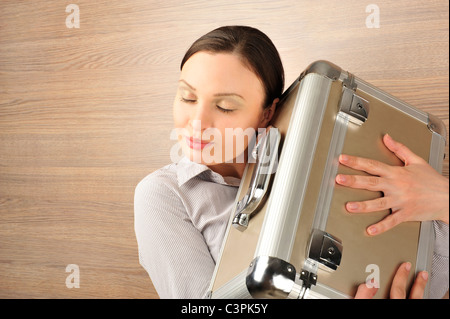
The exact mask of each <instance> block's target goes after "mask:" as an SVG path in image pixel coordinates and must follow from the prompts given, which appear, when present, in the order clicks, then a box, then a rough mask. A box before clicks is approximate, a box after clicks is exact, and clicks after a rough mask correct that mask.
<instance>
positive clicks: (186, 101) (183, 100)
mask: <svg viewBox="0 0 450 319" xmlns="http://www.w3.org/2000/svg"><path fill="white" fill-rule="evenodd" d="M180 100H181V102H184V103H195V102H197V100H194V99H185V98H184V97H182V98H180Z"/></svg>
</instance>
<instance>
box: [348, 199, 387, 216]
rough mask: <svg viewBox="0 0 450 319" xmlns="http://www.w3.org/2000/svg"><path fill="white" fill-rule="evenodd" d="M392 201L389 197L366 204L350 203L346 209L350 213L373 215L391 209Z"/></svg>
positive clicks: (365, 202)
mask: <svg viewBox="0 0 450 319" xmlns="http://www.w3.org/2000/svg"><path fill="white" fill-rule="evenodd" d="M390 202H391V200H390V198H388V197H380V198H377V199H372V200H368V201H364V202H348V203H347V204H345V208H346V209H347V211H348V212H349V213H371V212H379V211H382V210H385V209H390V208H391V206H392V205H391V204H390Z"/></svg>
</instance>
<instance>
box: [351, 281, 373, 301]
mask: <svg viewBox="0 0 450 319" xmlns="http://www.w3.org/2000/svg"><path fill="white" fill-rule="evenodd" d="M377 291H378V288H375V287H373V288H370V287H369V286H368V285H366V284H360V285H359V286H358V290H357V291H356V295H355V299H372V298H373V296H375V294H376V293H377Z"/></svg>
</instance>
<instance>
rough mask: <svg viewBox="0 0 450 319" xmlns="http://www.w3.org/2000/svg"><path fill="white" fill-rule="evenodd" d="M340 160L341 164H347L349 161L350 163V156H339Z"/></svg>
mask: <svg viewBox="0 0 450 319" xmlns="http://www.w3.org/2000/svg"><path fill="white" fill-rule="evenodd" d="M339 160H340V161H341V162H347V161H348V156H347V155H344V154H342V155H341V156H339Z"/></svg>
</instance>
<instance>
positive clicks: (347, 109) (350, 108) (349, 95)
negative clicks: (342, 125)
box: [339, 73, 369, 125]
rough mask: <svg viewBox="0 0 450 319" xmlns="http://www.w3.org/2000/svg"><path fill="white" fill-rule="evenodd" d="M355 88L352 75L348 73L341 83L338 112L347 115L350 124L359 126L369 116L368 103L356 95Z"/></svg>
mask: <svg viewBox="0 0 450 319" xmlns="http://www.w3.org/2000/svg"><path fill="white" fill-rule="evenodd" d="M356 87H357V85H356V83H355V79H354V77H353V75H352V74H350V73H348V77H347V78H346V79H345V80H344V81H343V87H342V96H341V101H340V103H339V111H341V112H343V113H345V114H347V115H348V116H349V121H350V122H352V123H355V124H358V125H361V124H363V123H364V122H365V121H366V120H367V118H368V116H369V102H368V101H367V100H365V99H363V98H362V97H360V96H359V95H356Z"/></svg>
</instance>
